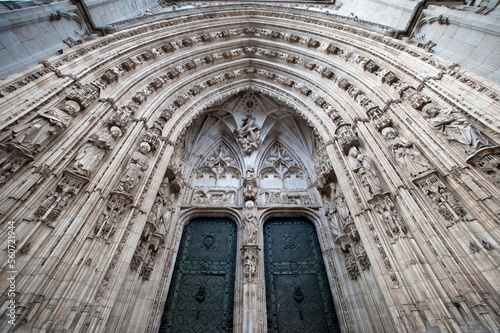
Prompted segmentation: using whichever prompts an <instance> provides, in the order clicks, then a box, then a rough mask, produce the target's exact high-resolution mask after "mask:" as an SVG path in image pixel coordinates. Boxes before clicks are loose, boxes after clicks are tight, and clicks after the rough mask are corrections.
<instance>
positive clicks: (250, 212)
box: [243, 200, 257, 244]
mask: <svg viewBox="0 0 500 333" xmlns="http://www.w3.org/2000/svg"><path fill="white" fill-rule="evenodd" d="M244 214H245V215H244V223H243V224H244V228H245V232H244V240H243V243H244V244H256V242H257V208H256V207H255V203H254V202H253V201H251V200H249V201H247V202H246V203H245V213H244Z"/></svg>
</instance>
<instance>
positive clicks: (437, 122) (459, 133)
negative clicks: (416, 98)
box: [422, 103, 490, 155]
mask: <svg viewBox="0 0 500 333" xmlns="http://www.w3.org/2000/svg"><path fill="white" fill-rule="evenodd" d="M422 111H424V112H425V113H426V114H427V115H428V118H427V121H428V122H429V124H430V125H431V127H432V128H433V129H434V130H436V131H439V132H441V133H442V134H443V135H444V136H445V137H446V139H447V140H448V141H450V143H451V144H454V145H455V146H457V147H459V148H460V149H461V150H462V151H464V152H465V153H466V154H468V155H470V154H472V153H474V152H475V151H477V150H478V149H480V148H482V147H487V146H490V143H489V142H488V140H486V139H485V138H484V137H483V135H482V134H481V132H480V131H479V130H478V129H477V128H475V127H474V126H473V125H472V124H471V123H470V122H469V121H468V120H466V119H465V118H464V117H463V116H462V115H461V114H460V113H459V112H458V111H457V110H454V109H451V110H450V111H447V112H446V111H443V110H442V109H441V108H439V107H438V106H436V105H435V104H432V103H431V104H427V105H426V106H425V107H424V108H423V110H422Z"/></svg>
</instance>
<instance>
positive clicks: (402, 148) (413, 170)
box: [382, 127, 434, 177]
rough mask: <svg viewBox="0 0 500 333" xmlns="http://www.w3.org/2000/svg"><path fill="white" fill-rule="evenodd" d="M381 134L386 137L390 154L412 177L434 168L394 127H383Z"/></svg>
mask: <svg viewBox="0 0 500 333" xmlns="http://www.w3.org/2000/svg"><path fill="white" fill-rule="evenodd" d="M382 135H383V136H384V137H385V139H386V145H387V148H389V151H390V152H391V153H392V156H394V158H395V159H396V160H397V161H398V162H399V164H401V165H402V166H404V167H405V169H406V170H408V171H409V173H410V174H411V175H412V177H416V176H418V175H420V174H422V173H424V172H427V171H429V170H433V169H434V168H433V167H432V166H431V165H430V163H429V161H428V160H427V159H426V158H425V157H424V156H422V154H421V153H420V151H419V150H418V149H417V148H416V147H415V145H414V143H413V142H412V141H410V140H408V139H406V138H404V137H401V136H399V135H398V133H397V132H396V130H395V129H394V128H392V127H386V128H384V129H383V130H382Z"/></svg>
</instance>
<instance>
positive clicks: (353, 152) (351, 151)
mask: <svg viewBox="0 0 500 333" xmlns="http://www.w3.org/2000/svg"><path fill="white" fill-rule="evenodd" d="M358 155H359V150H358V148H357V147H356V146H353V147H351V149H349V156H352V157H354V158H356V157H357V156H358Z"/></svg>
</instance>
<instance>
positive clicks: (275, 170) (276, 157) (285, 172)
mask: <svg viewBox="0 0 500 333" xmlns="http://www.w3.org/2000/svg"><path fill="white" fill-rule="evenodd" d="M273 178H274V179H279V181H276V182H275V181H273ZM288 179H289V180H290V182H288V181H287V180H288ZM260 180H261V181H260V186H261V187H266V188H269V187H271V188H275V187H278V188H287V185H289V186H291V187H292V188H307V182H306V180H305V179H304V171H303V169H302V167H301V165H300V164H299V163H298V162H297V161H296V160H295V158H294V157H293V156H292V154H290V152H288V150H287V149H286V148H285V147H284V146H283V145H281V144H280V143H279V142H277V143H276V144H274V145H273V146H272V147H271V149H270V150H269V152H268V153H267V154H266V157H265V158H264V163H263V165H262V168H261V170H260Z"/></svg>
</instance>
